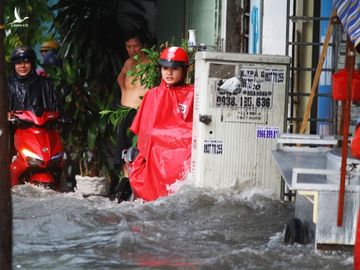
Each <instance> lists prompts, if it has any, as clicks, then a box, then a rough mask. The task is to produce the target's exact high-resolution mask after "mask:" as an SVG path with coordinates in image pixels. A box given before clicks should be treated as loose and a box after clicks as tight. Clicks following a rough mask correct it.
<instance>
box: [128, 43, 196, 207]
mask: <svg viewBox="0 0 360 270" xmlns="http://www.w3.org/2000/svg"><path fill="white" fill-rule="evenodd" d="M159 65H160V67H161V83H160V85H159V86H157V87H155V88H152V89H150V90H149V91H148V92H147V93H146V94H145V96H144V99H143V101H142V103H141V106H140V108H139V110H138V112H137V114H136V117H135V119H134V121H133V124H132V126H131V127H130V130H131V131H132V132H134V133H135V134H137V136H138V145H137V147H138V149H139V155H138V156H137V157H136V159H135V160H134V161H133V162H132V163H131V168H130V179H129V181H130V185H131V189H132V191H133V193H134V195H135V197H137V198H141V199H143V200H146V201H152V200H156V199H157V198H159V197H163V196H167V195H169V194H170V193H171V191H170V190H169V186H170V185H171V184H173V183H175V182H176V181H177V180H183V179H184V177H185V176H186V174H187V173H188V172H189V167H190V158H191V141H192V120H193V102H194V86H193V85H188V84H185V77H186V72H187V68H188V65H189V58H188V55H187V53H186V52H185V50H183V49H182V48H180V47H170V48H166V49H165V50H163V51H162V52H161V54H160V59H159Z"/></svg>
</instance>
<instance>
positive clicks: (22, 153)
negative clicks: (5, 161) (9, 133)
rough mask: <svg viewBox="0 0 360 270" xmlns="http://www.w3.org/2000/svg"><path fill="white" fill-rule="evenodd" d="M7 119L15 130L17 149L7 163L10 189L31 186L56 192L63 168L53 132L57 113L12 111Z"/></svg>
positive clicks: (56, 133) (56, 134)
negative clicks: (17, 186)
mask: <svg viewBox="0 0 360 270" xmlns="http://www.w3.org/2000/svg"><path fill="white" fill-rule="evenodd" d="M8 116H9V117H8V119H9V121H10V122H11V123H13V124H14V127H15V135H14V146H15V150H16V156H14V157H13V160H12V162H11V164H10V174H11V186H15V185H18V184H24V183H31V184H36V185H41V186H44V187H46V188H51V189H54V190H59V189H60V179H61V174H62V170H63V165H64V161H63V157H64V151H63V146H62V142H61V136H60V132H59V131H58V130H57V129H56V125H57V122H58V119H59V113H58V112H48V111H45V112H43V113H42V115H41V116H37V115H36V114H35V113H34V112H32V111H13V112H9V114H8Z"/></svg>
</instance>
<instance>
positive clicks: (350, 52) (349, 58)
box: [337, 37, 355, 227]
mask: <svg viewBox="0 0 360 270" xmlns="http://www.w3.org/2000/svg"><path fill="white" fill-rule="evenodd" d="M354 64H355V52H354V44H353V43H352V42H351V40H350V38H349V37H348V39H347V46H346V58H345V67H346V71H347V76H348V77H347V86H346V100H345V102H344V103H343V106H344V108H343V115H342V117H343V141H342V149H341V150H342V155H341V174H340V190H339V201H338V216H337V226H338V227H341V226H342V222H343V212H344V200H345V177H346V163H347V152H348V145H347V144H348V137H349V126H350V105H351V82H352V76H353V70H354Z"/></svg>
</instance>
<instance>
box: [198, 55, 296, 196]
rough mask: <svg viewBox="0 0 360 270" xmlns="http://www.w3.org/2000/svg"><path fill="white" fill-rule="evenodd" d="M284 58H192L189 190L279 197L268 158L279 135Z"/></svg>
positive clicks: (283, 120)
mask: <svg viewBox="0 0 360 270" xmlns="http://www.w3.org/2000/svg"><path fill="white" fill-rule="evenodd" d="M289 64H290V58H289V57H287V56H273V55H248V54H238V53H217V52H198V53H196V56H195V103H194V124H193V142H192V161H191V170H192V173H193V175H194V177H195V184H196V185H197V186H201V187H213V188H229V187H230V188H248V187H255V186H261V187H265V188H271V189H272V190H273V191H274V194H275V195H276V194H280V183H281V181H280V174H279V172H278V170H277V168H276V166H275V163H274V161H273V159H272V157H271V150H272V149H273V148H275V145H276V137H277V135H278V134H279V133H282V132H284V131H285V124H286V115H287V103H288V101H287V83H288V70H289Z"/></svg>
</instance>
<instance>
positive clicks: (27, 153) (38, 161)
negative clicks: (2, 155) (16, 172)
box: [21, 148, 44, 167]
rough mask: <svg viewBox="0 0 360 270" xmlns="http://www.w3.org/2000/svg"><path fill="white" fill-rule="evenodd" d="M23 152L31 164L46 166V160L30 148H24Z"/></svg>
mask: <svg viewBox="0 0 360 270" xmlns="http://www.w3.org/2000/svg"><path fill="white" fill-rule="evenodd" d="M21 153H22V154H23V156H24V157H25V160H26V162H27V163H28V164H29V165H30V166H39V167H41V166H44V160H43V159H42V158H41V157H39V156H38V155H37V154H35V153H33V152H31V151H30V150H28V149H26V148H24V149H22V150H21Z"/></svg>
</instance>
